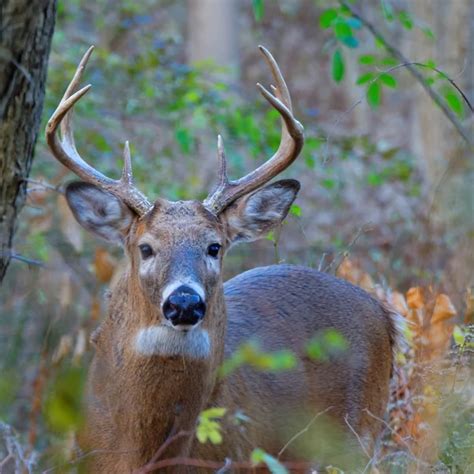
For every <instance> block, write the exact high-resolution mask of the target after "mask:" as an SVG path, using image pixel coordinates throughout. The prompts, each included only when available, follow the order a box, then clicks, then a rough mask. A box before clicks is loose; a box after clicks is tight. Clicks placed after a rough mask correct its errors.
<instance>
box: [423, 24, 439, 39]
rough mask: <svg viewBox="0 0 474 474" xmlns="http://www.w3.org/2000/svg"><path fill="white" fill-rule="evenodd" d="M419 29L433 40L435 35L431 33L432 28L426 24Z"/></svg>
mask: <svg viewBox="0 0 474 474" xmlns="http://www.w3.org/2000/svg"><path fill="white" fill-rule="evenodd" d="M421 31H423V33H424V34H425V36H426V37H427V38H429V39H431V40H434V39H435V38H436V37H435V34H434V33H433V30H432V29H431V28H429V27H428V26H424V27H422V28H421Z"/></svg>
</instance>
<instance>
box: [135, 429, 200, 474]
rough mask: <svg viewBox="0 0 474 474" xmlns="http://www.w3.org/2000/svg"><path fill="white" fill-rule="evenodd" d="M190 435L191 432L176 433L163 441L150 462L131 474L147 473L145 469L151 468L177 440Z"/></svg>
mask: <svg viewBox="0 0 474 474" xmlns="http://www.w3.org/2000/svg"><path fill="white" fill-rule="evenodd" d="M192 434H193V432H192V431H184V430H181V431H179V432H178V433H176V434H175V435H173V436H170V437H169V438H167V439H166V440H165V442H164V443H163V444H162V445H161V446H160V447H159V448H158V450H157V451H156V453H155V454H154V456H153V457H152V458H151V459H150V461H149V462H148V463H147V464H145V466H143V467H141V468H139V469H136V470H135V471H133V474H143V473H146V472H149V471H148V470H147V468H148V467H149V466H152V465H153V464H155V463H156V462H157V461H158V459H160V457H161V456H162V455H163V453H164V452H165V451H166V450H167V449H168V447H169V446H170V445H171V444H173V443H174V442H175V441H176V440H178V439H179V438H182V437H184V436H191V435H192Z"/></svg>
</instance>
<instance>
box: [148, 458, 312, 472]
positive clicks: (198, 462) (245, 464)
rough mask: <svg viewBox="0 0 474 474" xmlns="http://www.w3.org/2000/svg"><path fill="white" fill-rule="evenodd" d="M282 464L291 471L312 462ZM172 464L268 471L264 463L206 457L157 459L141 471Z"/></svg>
mask: <svg viewBox="0 0 474 474" xmlns="http://www.w3.org/2000/svg"><path fill="white" fill-rule="evenodd" d="M281 464H282V465H283V466H285V467H286V468H287V469H289V470H290V471H291V472H305V471H308V470H309V469H311V467H312V466H313V465H314V464H313V463H310V462H307V461H288V462H282V463H281ZM173 466H192V467H202V468H204V469H214V470H219V469H222V468H223V467H226V468H233V469H242V470H245V471H256V470H259V469H264V470H265V471H267V472H268V468H267V467H266V466H265V465H261V464H260V465H259V464H255V463H253V462H251V461H235V462H234V461H232V460H230V459H228V458H226V460H225V462H224V463H223V462H220V461H209V460H206V459H196V458H183V457H176V458H169V459H163V460H162V461H158V462H156V463H155V464H152V465H149V466H148V467H147V468H146V470H143V471H142V472H143V473H148V472H152V471H155V470H159V469H165V468H167V467H173Z"/></svg>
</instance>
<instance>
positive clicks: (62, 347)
mask: <svg viewBox="0 0 474 474" xmlns="http://www.w3.org/2000/svg"><path fill="white" fill-rule="evenodd" d="M71 349H72V337H71V336H69V335H65V336H61V339H60V340H59V344H58V347H57V348H56V350H55V351H54V354H53V357H52V362H53V364H59V363H60V362H61V361H62V360H63V359H64V357H66V356H67V355H68V354H69V353H70V352H71Z"/></svg>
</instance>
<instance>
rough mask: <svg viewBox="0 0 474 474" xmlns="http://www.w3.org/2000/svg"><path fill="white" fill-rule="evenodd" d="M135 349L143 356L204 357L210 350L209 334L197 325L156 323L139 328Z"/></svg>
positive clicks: (206, 356) (207, 355)
mask: <svg viewBox="0 0 474 474" xmlns="http://www.w3.org/2000/svg"><path fill="white" fill-rule="evenodd" d="M135 350H136V351H137V353H138V354H140V355H144V356H152V355H159V356H164V357H167V356H168V357H169V356H176V355H181V356H186V357H190V358H192V359H206V358H208V357H209V354H210V352H211V343H210V341H209V334H208V332H207V331H206V330H205V329H201V328H200V327H199V326H190V325H182V326H176V327H171V326H166V325H162V324H160V325H157V326H149V327H147V328H144V329H140V330H139V331H138V332H137V335H136V337H135Z"/></svg>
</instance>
